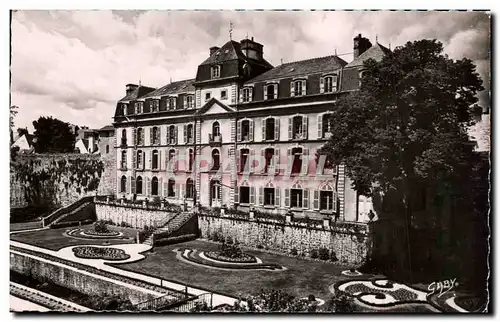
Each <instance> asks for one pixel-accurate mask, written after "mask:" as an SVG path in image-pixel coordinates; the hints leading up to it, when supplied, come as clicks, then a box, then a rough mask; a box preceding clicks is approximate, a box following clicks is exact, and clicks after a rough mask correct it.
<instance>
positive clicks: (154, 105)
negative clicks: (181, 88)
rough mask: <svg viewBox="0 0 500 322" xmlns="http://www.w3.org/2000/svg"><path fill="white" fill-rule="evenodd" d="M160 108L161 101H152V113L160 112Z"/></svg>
mask: <svg viewBox="0 0 500 322" xmlns="http://www.w3.org/2000/svg"><path fill="white" fill-rule="evenodd" d="M159 108H160V100H152V101H151V112H158V110H159Z"/></svg>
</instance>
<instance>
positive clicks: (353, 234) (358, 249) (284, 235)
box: [198, 214, 368, 265]
mask: <svg viewBox="0 0 500 322" xmlns="http://www.w3.org/2000/svg"><path fill="white" fill-rule="evenodd" d="M198 225H199V228H200V232H201V236H202V237H204V238H208V237H209V236H211V235H213V234H214V233H221V234H222V235H223V236H225V237H226V238H227V237H231V238H232V239H233V240H234V239H236V240H237V241H238V242H240V243H241V244H242V245H245V246H249V247H257V248H263V249H270V250H274V251H279V252H281V253H284V254H290V253H291V250H292V249H293V248H295V249H296V250H297V252H298V254H303V255H305V256H309V253H310V252H311V250H313V249H316V250H318V249H319V248H323V247H324V248H327V249H329V250H330V251H334V252H335V254H336V256H337V258H338V260H339V261H340V262H342V263H346V264H355V265H359V264H361V263H362V262H364V260H365V259H366V256H367V253H368V238H367V236H368V226H367V225H366V224H360V223H342V224H339V226H338V227H335V225H334V224H332V227H328V228H318V227H314V228H313V227H299V226H298V225H294V224H293V223H268V222H262V221H257V220H253V219H239V218H222V217H216V216H209V215H206V214H205V215H203V214H200V215H198Z"/></svg>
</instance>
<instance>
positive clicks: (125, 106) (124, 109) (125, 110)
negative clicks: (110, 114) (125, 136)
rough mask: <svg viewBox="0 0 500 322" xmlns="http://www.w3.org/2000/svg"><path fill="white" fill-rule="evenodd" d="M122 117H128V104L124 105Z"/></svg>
mask: <svg viewBox="0 0 500 322" xmlns="http://www.w3.org/2000/svg"><path fill="white" fill-rule="evenodd" d="M122 115H127V104H122Z"/></svg>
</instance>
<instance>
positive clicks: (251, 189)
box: [250, 187, 255, 205]
mask: <svg viewBox="0 0 500 322" xmlns="http://www.w3.org/2000/svg"><path fill="white" fill-rule="evenodd" d="M250 204H251V205H255V187H250Z"/></svg>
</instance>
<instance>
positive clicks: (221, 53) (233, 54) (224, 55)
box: [200, 40, 246, 65]
mask: <svg viewBox="0 0 500 322" xmlns="http://www.w3.org/2000/svg"><path fill="white" fill-rule="evenodd" d="M245 58H246V57H245V55H244V54H243V52H242V51H241V45H240V43H239V42H237V41H234V40H230V41H228V42H227V43H225V44H224V46H222V47H221V48H219V49H218V50H216V51H215V52H214V53H213V54H212V55H210V57H208V58H207V59H205V61H204V62H203V63H201V64H200V65H213V64H217V63H221V62H224V61H228V60H236V59H241V60H245Z"/></svg>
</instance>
